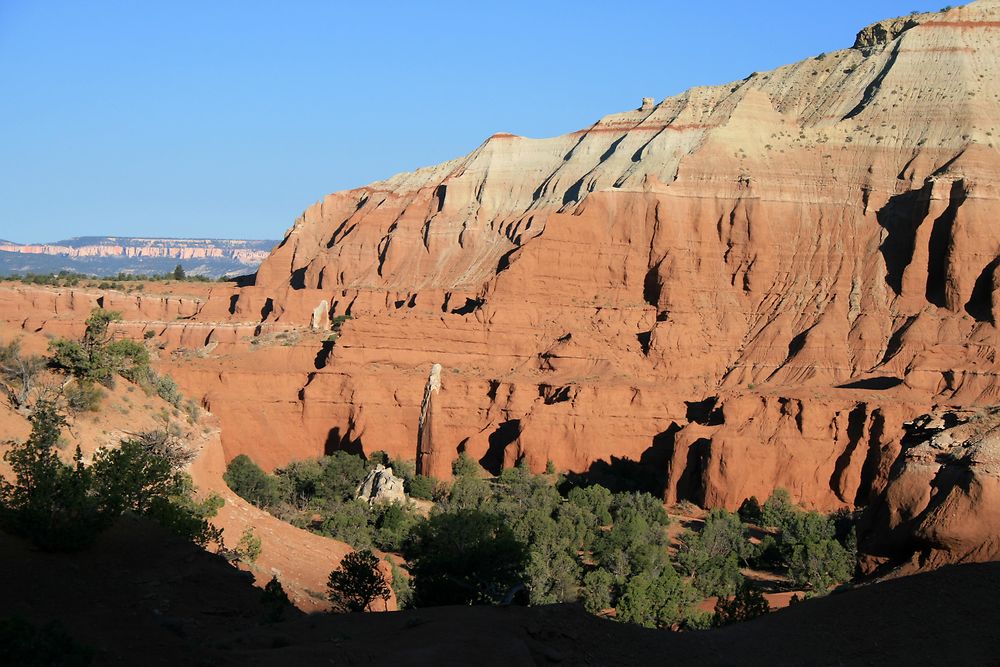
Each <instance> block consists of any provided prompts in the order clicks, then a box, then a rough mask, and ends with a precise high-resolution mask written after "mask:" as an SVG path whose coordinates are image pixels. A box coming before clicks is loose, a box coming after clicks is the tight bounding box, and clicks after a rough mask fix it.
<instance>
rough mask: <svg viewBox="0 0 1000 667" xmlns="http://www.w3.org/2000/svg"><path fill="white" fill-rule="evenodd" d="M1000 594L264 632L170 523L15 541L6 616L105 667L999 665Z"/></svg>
mask: <svg viewBox="0 0 1000 667" xmlns="http://www.w3.org/2000/svg"><path fill="white" fill-rule="evenodd" d="M998 589H1000V564H998V563H990V564H985V565H966V566H957V567H949V568H945V569H942V570H939V571H936V572H933V573H930V574H924V575H918V576H914V577H909V578H905V579H898V580H894V581H889V582H885V583H879V584H873V585H870V586H862V587H860V588H858V589H855V590H852V591H847V592H844V593H839V594H834V595H830V596H829V597H827V598H823V599H819V600H813V601H807V602H805V603H802V604H798V605H794V606H792V607H790V608H788V609H785V610H783V611H780V612H775V613H772V614H769V615H768V616H766V617H764V618H761V619H757V620H755V621H751V622H748V623H743V624H737V625H734V626H729V627H727V628H723V629H721V630H713V631H705V632H690V633H673V632H668V631H656V630H645V629H643V628H639V627H635V626H628V625H624V624H619V623H615V622H613V621H608V620H603V619H599V618H597V617H594V616H590V615H589V614H587V613H586V612H584V611H583V610H582V609H581V608H579V607H577V606H575V605H554V606H547V607H530V608H523V607H439V608H428V609H417V610H411V611H405V612H399V613H389V614H359V615H344V616H334V615H323V614H317V615H311V616H306V615H303V614H300V613H298V612H290V613H288V615H287V618H286V620H283V621H281V622H278V623H264V622H263V620H262V619H263V613H264V610H263V606H262V604H261V600H260V591H259V590H258V589H256V588H253V587H252V586H251V584H250V578H249V576H248V575H247V574H245V573H241V572H239V571H237V570H235V569H233V568H232V567H230V566H229V565H227V564H226V563H225V562H224V561H223V560H222V559H221V558H219V557H217V556H214V555H212V554H208V553H206V552H204V551H201V550H200V549H198V548H196V547H194V546H192V545H190V544H187V543H184V542H180V541H178V540H175V539H173V538H171V537H169V536H168V535H167V534H166V533H164V532H163V531H162V530H160V529H159V528H158V527H156V526H153V525H150V524H147V523H144V522H141V521H136V520H125V521H123V522H121V523H120V524H119V525H118V526H116V527H115V528H113V529H112V530H111V531H109V532H108V533H106V534H105V535H102V536H101V538H100V539H99V540H98V543H97V545H96V546H95V547H94V548H93V549H91V550H89V551H86V552H84V553H80V554H74V555H61V554H46V553H38V552H36V551H33V550H31V549H30V548H29V547H27V546H26V545H25V544H23V543H22V542H21V541H19V540H15V539H11V538H7V537H6V536H3V535H0V590H2V591H3V598H4V600H3V602H4V604H3V607H4V615H6V616H9V615H16V616H18V617H21V618H23V619H25V620H27V621H29V622H31V623H33V624H36V625H40V624H43V623H48V622H50V621H53V620H57V621H59V622H60V623H61V624H62V626H63V627H64V628H65V629H66V631H67V632H68V633H69V635H70V636H71V637H72V638H73V639H74V640H75V641H76V642H78V643H79V644H83V645H85V646H88V647H90V648H91V649H92V650H93V651H94V655H95V659H94V664H97V665H131V664H139V663H141V664H144V665H159V664H163V665H174V664H213V665H270V664H275V665H277V664H291V663H296V664H301V665H311V664H330V662H331V661H336V662H343V663H346V664H406V665H422V664H434V665H460V664H472V663H475V664H480V665H493V664H497V665H537V664H573V665H577V664H600V665H635V664H648V663H649V662H650V661H651V660H654V659H656V660H661V659H663V660H666V659H670V660H672V661H673V662H675V663H677V664H700V665H733V664H740V665H768V667H770V666H771V665H775V664H838V665H861V664H866V665H867V664H873V663H876V662H877V663H878V664H889V665H895V664H946V663H948V664H989V663H991V662H993V661H995V657H996V655H997V653H998V651H1000V629H998V625H997V623H996V621H997V620H998V617H1000V613H998V611H997V607H996V604H995V595H994V591H996V590H998ZM944 601H947V602H946V603H944ZM0 654H2V651H0Z"/></svg>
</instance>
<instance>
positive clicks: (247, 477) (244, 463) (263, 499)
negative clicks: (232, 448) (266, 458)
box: [222, 454, 281, 508]
mask: <svg viewBox="0 0 1000 667" xmlns="http://www.w3.org/2000/svg"><path fill="white" fill-rule="evenodd" d="M222 479H224V480H225V482H226V484H228V485H229V488H230V489H232V490H233V492H234V493H235V494H236V495H238V496H239V497H240V498H243V499H244V500H246V501H247V502H250V503H253V504H254V505H256V506H258V507H265V508H267V507H271V506H273V505H276V504H277V503H278V501H279V500H280V498H281V493H280V490H279V488H278V484H277V482H276V481H275V480H274V478H272V477H271V476H269V475H268V474H267V473H266V472H264V470H263V469H262V468H261V467H260V466H258V465H257V464H256V463H254V462H253V461H252V460H251V459H250V457H249V456H247V455H246V454H240V455H239V456H237V457H236V458H234V459H233V460H232V461H230V462H229V465H227V466H226V472H225V473H224V474H223V475H222Z"/></svg>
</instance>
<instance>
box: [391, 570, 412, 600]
mask: <svg viewBox="0 0 1000 667" xmlns="http://www.w3.org/2000/svg"><path fill="white" fill-rule="evenodd" d="M389 567H390V568H391V569H392V592H393V594H394V595H395V596H396V606H397V607H398V608H399V609H409V608H410V607H412V606H413V585H412V584H411V582H410V575H408V574H407V573H406V572H404V571H403V568H401V567H399V566H398V565H396V563H394V562H393V561H391V560H390V561H389Z"/></svg>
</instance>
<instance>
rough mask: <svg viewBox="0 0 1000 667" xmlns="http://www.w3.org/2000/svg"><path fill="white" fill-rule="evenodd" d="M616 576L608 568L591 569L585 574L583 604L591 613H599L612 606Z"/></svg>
mask: <svg viewBox="0 0 1000 667" xmlns="http://www.w3.org/2000/svg"><path fill="white" fill-rule="evenodd" d="M614 585H615V578H614V577H612V576H611V573H610V572H608V571H607V570H603V569H598V570H591V571H590V572H588V573H587V574H585V575H584V576H583V591H582V593H583V606H584V608H585V609H586V610H587V611H589V612H590V613H591V614H598V613H600V612H601V611H603V610H605V609H609V608H610V607H611V606H612V591H613V589H614Z"/></svg>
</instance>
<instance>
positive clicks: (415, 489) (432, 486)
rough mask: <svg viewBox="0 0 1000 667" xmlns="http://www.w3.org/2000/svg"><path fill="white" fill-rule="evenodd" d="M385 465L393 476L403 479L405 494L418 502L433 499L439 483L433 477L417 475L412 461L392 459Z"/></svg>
mask: <svg viewBox="0 0 1000 667" xmlns="http://www.w3.org/2000/svg"><path fill="white" fill-rule="evenodd" d="M386 465H388V466H389V467H390V468H392V472H393V474H395V475H396V476H397V477H402V478H403V489H404V490H405V491H406V493H407V494H409V495H410V496H412V497H413V498H418V499H420V500H433V499H434V492H435V490H436V489H437V487H438V484H439V482H438V481H437V480H436V479H434V478H433V477H427V476H425V475H418V474H417V467H416V465H415V464H414V462H413V461H407V460H406V459H392V460H391V461H389V462H388V464H386Z"/></svg>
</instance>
